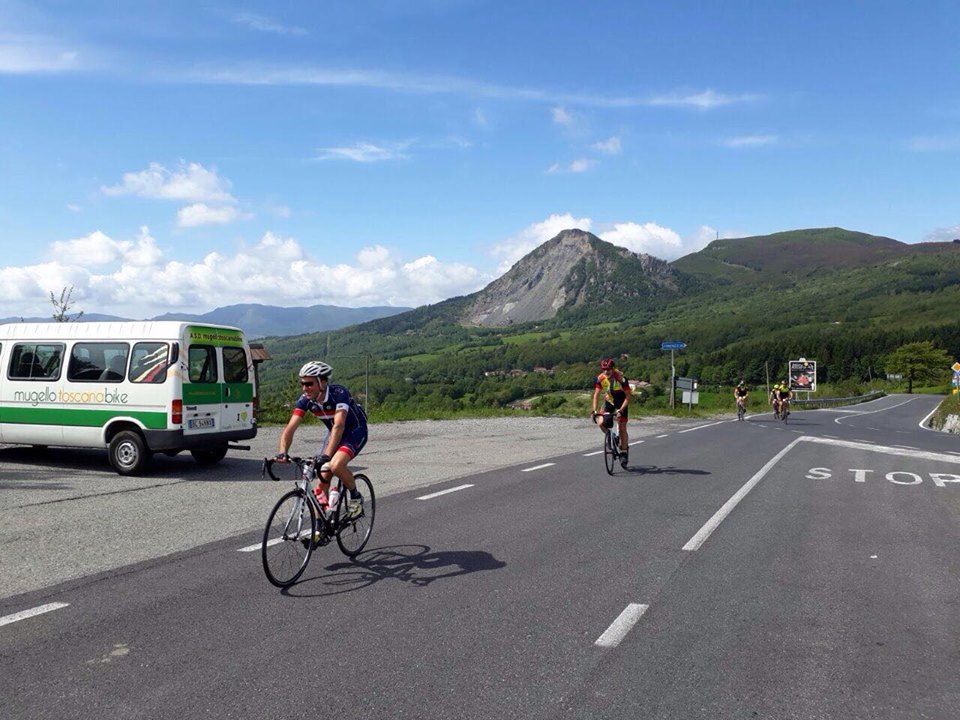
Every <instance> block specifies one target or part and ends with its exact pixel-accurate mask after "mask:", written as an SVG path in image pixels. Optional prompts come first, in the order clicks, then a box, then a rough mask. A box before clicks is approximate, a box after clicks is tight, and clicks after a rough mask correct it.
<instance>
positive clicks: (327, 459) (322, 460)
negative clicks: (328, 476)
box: [314, 453, 330, 468]
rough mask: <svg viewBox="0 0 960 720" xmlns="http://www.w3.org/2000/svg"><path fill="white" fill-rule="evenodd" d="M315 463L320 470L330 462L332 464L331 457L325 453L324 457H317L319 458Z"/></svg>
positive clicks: (315, 459)
mask: <svg viewBox="0 0 960 720" xmlns="http://www.w3.org/2000/svg"><path fill="white" fill-rule="evenodd" d="M314 462H315V463H316V465H317V467H318V468H321V467H323V466H324V465H326V464H327V463H328V462H330V456H329V455H327V454H326V453H324V454H323V455H317V457H316V458H314Z"/></svg>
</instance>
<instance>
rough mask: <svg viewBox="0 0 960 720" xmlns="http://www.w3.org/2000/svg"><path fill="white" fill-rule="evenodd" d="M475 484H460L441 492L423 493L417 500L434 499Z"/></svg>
mask: <svg viewBox="0 0 960 720" xmlns="http://www.w3.org/2000/svg"><path fill="white" fill-rule="evenodd" d="M472 487H473V485H458V486H457V487H452V488H447V489H446V490H441V491H440V492H435V493H430V494H429V495H421V496H420V497H418V498H417V500H432V499H433V498H435V497H440V496H441V495H447V494H449V493H452V492H457V491H458V490H466V489H467V488H472Z"/></svg>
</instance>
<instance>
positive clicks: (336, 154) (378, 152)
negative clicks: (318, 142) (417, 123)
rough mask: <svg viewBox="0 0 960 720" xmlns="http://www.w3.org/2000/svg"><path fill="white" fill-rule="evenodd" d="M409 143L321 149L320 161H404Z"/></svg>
mask: <svg viewBox="0 0 960 720" xmlns="http://www.w3.org/2000/svg"><path fill="white" fill-rule="evenodd" d="M408 146H409V143H404V144H399V145H395V146H393V147H386V146H381V145H374V144H373V143H368V142H358V143H354V144H353V145H352V146H350V147H328V148H320V151H319V154H318V155H317V159H318V160H353V161H355V162H362V163H371V162H383V161H384V160H403V159H406V158H407V156H406V155H405V154H404V150H406V148H407V147H408Z"/></svg>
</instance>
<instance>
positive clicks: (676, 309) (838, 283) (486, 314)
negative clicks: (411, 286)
mask: <svg viewBox="0 0 960 720" xmlns="http://www.w3.org/2000/svg"><path fill="white" fill-rule="evenodd" d="M958 303H960V243H921V244H917V245H908V244H905V243H901V242H898V241H896V240H893V239H890V238H884V237H878V236H872V235H867V234H864V233H858V232H851V231H848V230H843V229H840V228H826V229H811V230H796V231H791V232H785V233H776V234H774V235H767V236H760V237H750V238H740V239H735V240H717V241H715V242H713V243H711V244H710V245H709V246H707V247H706V248H705V249H703V250H701V251H700V252H697V253H693V254H691V255H687V256H685V257H683V258H680V259H679V260H676V261H674V262H673V263H665V262H663V261H661V260H657V259H656V258H650V257H649V256H641V255H636V254H634V253H630V252H629V251H626V250H624V249H622V248H617V247H614V246H612V245H610V244H609V243H605V242H604V241H602V240H600V239H599V238H596V237H595V236H593V235H590V234H589V233H584V232H582V231H565V232H564V233H561V235H559V236H558V237H557V238H554V239H553V240H550V241H549V242H547V243H545V244H544V245H541V246H540V247H539V248H537V249H536V250H534V251H533V252H532V253H530V254H529V255H527V256H526V257H525V258H523V259H522V260H521V261H519V262H518V263H517V264H516V265H514V267H513V268H511V270H510V272H508V273H507V274H506V275H504V276H503V277H502V278H500V279H498V280H497V281H495V282H494V283H492V284H491V285H489V286H488V287H487V288H485V289H484V290H482V291H480V292H478V293H474V294H473V295H468V296H464V297H459V298H452V299H450V300H447V301H444V302H442V303H437V304H436V305H431V306H425V307H421V308H417V309H415V310H411V311H409V312H406V313H401V314H399V315H395V316H392V317H388V318H382V319H379V320H374V321H371V322H367V323H363V324H361V325H354V326H351V327H349V328H344V329H342V330H338V331H336V332H331V333H323V334H313V335H303V336H299V337H296V338H271V339H268V340H267V341H266V343H267V347H268V349H269V351H270V352H271V354H272V355H273V356H274V358H275V360H274V361H272V362H269V363H267V364H266V365H265V366H264V367H263V380H264V382H263V386H264V391H265V396H266V397H268V398H269V397H270V396H271V395H273V396H274V397H275V398H276V402H279V403H281V404H282V403H283V402H287V403H289V401H290V399H291V398H289V397H286V396H287V395H291V394H292V396H295V394H296V392H297V391H296V388H295V387H294V386H293V382H292V381H293V377H294V375H293V374H294V373H295V372H296V369H297V368H298V367H299V366H300V364H302V362H304V361H305V360H306V359H308V358H313V357H321V358H326V359H327V360H328V361H329V362H330V363H331V364H333V365H334V368H335V372H336V377H337V379H339V380H341V381H344V382H345V383H346V384H348V385H349V386H350V387H351V389H352V390H353V391H354V392H357V393H360V394H363V393H365V392H366V391H367V389H368V390H369V399H368V402H369V404H370V405H371V406H372V407H373V408H376V409H377V410H378V411H379V414H380V415H381V416H383V415H386V416H409V415H410V414H417V413H421V414H422V413H423V412H430V411H432V410H445V411H458V410H463V411H481V410H483V409H485V408H497V407H502V406H503V405H505V404H506V403H509V402H511V401H513V400H516V399H519V398H521V397H529V396H530V395H535V394H537V393H542V392H549V391H551V390H559V389H566V390H575V389H580V390H583V389H588V388H589V383H590V381H591V379H592V377H593V375H594V374H595V365H596V361H597V359H598V358H599V357H601V356H602V355H614V356H623V361H622V364H623V366H624V367H625V368H626V370H627V371H628V373H629V374H630V376H631V377H636V378H648V379H652V380H653V381H655V382H656V381H657V380H658V378H659V379H660V380H662V378H663V375H664V372H667V373H668V372H669V368H668V367H665V364H666V365H668V363H666V360H665V357H666V356H665V355H664V353H663V352H662V351H661V350H660V344H661V342H662V341H664V340H682V341H684V342H685V343H686V344H687V349H686V350H685V351H683V352H682V353H681V354H680V355H679V356H678V358H679V359H678V362H679V363H680V364H679V365H678V367H677V371H678V373H680V374H681V375H692V376H695V377H700V378H701V379H702V380H703V381H705V382H729V381H730V380H733V379H734V378H736V377H739V376H741V375H743V376H746V377H747V378H748V379H749V380H750V381H751V382H762V381H763V380H764V378H765V375H766V373H767V372H771V373H773V374H779V373H782V372H783V370H784V368H785V366H786V362H787V361H788V360H789V359H795V358H797V357H801V356H803V357H807V358H811V359H816V360H817V361H818V371H819V376H820V377H819V379H820V381H821V382H830V381H840V380H845V379H851V380H853V381H860V380H861V379H863V380H866V379H867V378H869V377H873V376H875V375H877V374H882V372H883V358H884V356H885V355H886V354H887V353H889V352H890V351H892V350H893V349H894V348H896V347H897V346H899V345H900V344H903V343H904V342H909V341H912V340H934V341H935V342H936V343H937V344H939V345H940V346H941V347H943V348H944V349H946V350H947V351H949V352H950V353H952V354H953V355H954V356H957V355H958V354H960V320H958V319H957V317H956V309H957V308H958V307H960V305H958ZM268 404H269V403H268ZM284 412H285V411H283V410H282V408H281V409H280V414H281V415H283V413H284Z"/></svg>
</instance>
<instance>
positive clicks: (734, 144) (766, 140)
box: [720, 135, 780, 148]
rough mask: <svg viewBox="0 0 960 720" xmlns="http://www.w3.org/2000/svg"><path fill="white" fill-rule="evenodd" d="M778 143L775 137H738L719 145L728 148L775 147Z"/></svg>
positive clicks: (725, 140) (727, 139)
mask: <svg viewBox="0 0 960 720" xmlns="http://www.w3.org/2000/svg"><path fill="white" fill-rule="evenodd" d="M779 141H780V138H779V137H778V136H777V135H738V136H736V137H730V138H725V139H724V140H721V141H720V144H721V145H723V146H724V147H728V148H744V147H763V146H765V145H776V144H777V143H778V142H779Z"/></svg>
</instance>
